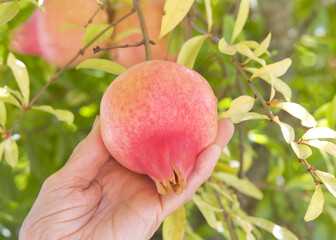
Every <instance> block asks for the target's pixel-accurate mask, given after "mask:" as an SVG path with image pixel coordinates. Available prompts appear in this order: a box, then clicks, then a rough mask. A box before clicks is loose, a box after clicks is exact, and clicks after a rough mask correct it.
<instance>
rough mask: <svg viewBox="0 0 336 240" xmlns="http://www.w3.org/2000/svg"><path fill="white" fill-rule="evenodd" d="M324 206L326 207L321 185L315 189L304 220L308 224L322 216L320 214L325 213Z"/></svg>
mask: <svg viewBox="0 0 336 240" xmlns="http://www.w3.org/2000/svg"><path fill="white" fill-rule="evenodd" d="M323 205H324V197H323V192H322V190H321V185H320V184H317V185H316V187H315V192H314V194H313V196H312V198H311V200H310V203H309V206H308V209H307V212H306V214H305V216H304V220H305V221H306V222H309V221H311V220H314V219H315V218H317V217H318V216H320V214H321V213H322V211H323Z"/></svg>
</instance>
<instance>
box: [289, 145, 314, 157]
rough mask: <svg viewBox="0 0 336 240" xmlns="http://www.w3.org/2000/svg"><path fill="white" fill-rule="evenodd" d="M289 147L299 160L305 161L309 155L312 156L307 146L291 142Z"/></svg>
mask: <svg viewBox="0 0 336 240" xmlns="http://www.w3.org/2000/svg"><path fill="white" fill-rule="evenodd" d="M291 145H292V148H293V150H294V152H295V154H296V156H298V158H300V159H307V158H308V157H310V155H312V150H311V148H310V147H308V146H307V145H304V144H297V143H296V142H292V143H291Z"/></svg>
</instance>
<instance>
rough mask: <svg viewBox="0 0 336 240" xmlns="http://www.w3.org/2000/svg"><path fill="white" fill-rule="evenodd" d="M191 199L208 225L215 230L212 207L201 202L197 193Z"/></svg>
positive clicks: (215, 219) (215, 222)
mask: <svg viewBox="0 0 336 240" xmlns="http://www.w3.org/2000/svg"><path fill="white" fill-rule="evenodd" d="M192 199H193V201H194V203H195V204H196V206H197V208H198V209H199V210H200V212H201V213H202V215H203V217H204V218H205V220H206V221H207V223H208V224H209V226H210V227H212V228H213V229H216V230H217V218H216V215H215V212H214V211H213V210H212V208H209V207H208V206H207V205H205V204H203V203H204V201H203V200H202V199H201V198H200V197H199V196H198V195H194V197H193V198H192ZM209 206H210V205H209Z"/></svg>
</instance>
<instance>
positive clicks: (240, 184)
mask: <svg viewBox="0 0 336 240" xmlns="http://www.w3.org/2000/svg"><path fill="white" fill-rule="evenodd" d="M212 176H213V177H214V178H216V179H219V180H222V181H223V182H225V183H226V184H227V185H229V186H231V187H234V188H235V189H237V190H238V191H239V192H241V193H243V194H245V195H247V196H250V197H253V198H255V199H259V200H260V199H262V198H263V193H262V192H261V191H260V190H259V188H257V187H256V186H255V185H254V184H253V183H252V182H250V181H249V180H248V179H246V178H243V179H241V178H238V177H237V176H236V175H233V174H229V173H225V172H217V173H214V174H212Z"/></svg>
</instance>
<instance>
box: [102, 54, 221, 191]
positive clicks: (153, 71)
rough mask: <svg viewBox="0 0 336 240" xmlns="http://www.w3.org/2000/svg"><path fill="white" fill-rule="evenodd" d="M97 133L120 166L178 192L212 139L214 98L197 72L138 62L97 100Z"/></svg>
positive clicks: (164, 63) (163, 188) (172, 65)
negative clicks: (99, 127) (99, 131)
mask: <svg viewBox="0 0 336 240" xmlns="http://www.w3.org/2000/svg"><path fill="white" fill-rule="evenodd" d="M100 114H101V134H102V138H103V141H104V143H105V145H106V148H107V149H108V151H109V152H110V153H111V155H112V156H113V157H114V158H115V159H116V160H117V161H118V162H119V163H120V164H122V165H123V166H124V167H126V168H128V169H130V170H132V171H134V172H137V173H141V174H147V175H148V176H149V177H150V178H151V179H152V180H153V181H154V182H155V184H156V187H157V190H158V192H159V193H161V194H170V193H172V192H176V193H180V192H181V191H182V190H183V189H185V188H186V185H187V181H186V180H187V178H188V177H189V175H190V174H191V172H192V171H193V169H194V166H195V161H196V156H197V155H198V154H199V153H200V152H201V151H202V150H203V149H204V148H206V147H207V146H208V145H210V144H211V143H212V142H213V141H214V140H215V136H216V132H217V101H216V97H215V96H214V94H213V91H212V89H211V87H210V85H209V84H208V82H207V81H206V80H205V79H204V78H203V77H202V76H201V75H199V74H198V73H197V72H195V71H193V70H191V69H189V68H187V67H185V66H182V65H179V64H176V63H173V62H168V61H159V60H155V61H148V62H142V63H139V64H137V65H134V66H133V67H131V68H129V69H128V70H127V71H126V72H125V73H123V74H121V75H120V76H119V77H117V78H116V79H115V80H114V81H113V82H112V83H111V85H110V86H109V87H108V89H107V90H106V92H105V94H104V96H103V98H102V102H101V110H100Z"/></svg>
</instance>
